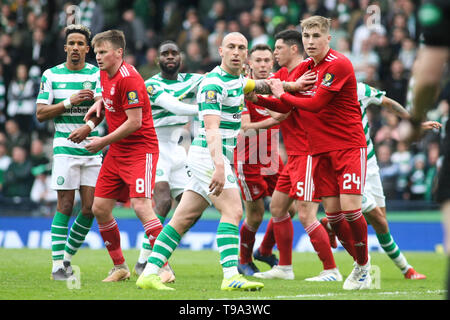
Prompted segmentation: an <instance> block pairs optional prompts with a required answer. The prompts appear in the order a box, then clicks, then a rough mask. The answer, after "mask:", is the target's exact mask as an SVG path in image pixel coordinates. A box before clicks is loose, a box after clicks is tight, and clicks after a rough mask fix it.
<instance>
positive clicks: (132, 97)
mask: <svg viewBox="0 0 450 320" xmlns="http://www.w3.org/2000/svg"><path fill="white" fill-rule="evenodd" d="M127 98H128V104H136V103H138V102H139V98H138V94H137V91H136V90H133V91H128V92H127Z"/></svg>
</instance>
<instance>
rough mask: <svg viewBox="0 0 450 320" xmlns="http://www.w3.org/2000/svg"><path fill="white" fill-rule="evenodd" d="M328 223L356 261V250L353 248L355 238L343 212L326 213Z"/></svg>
mask: <svg viewBox="0 0 450 320" xmlns="http://www.w3.org/2000/svg"><path fill="white" fill-rule="evenodd" d="M326 215H327V218H328V222H329V223H330V225H331V227H332V228H333V231H334V232H335V233H336V236H337V238H338V239H339V241H340V242H341V244H342V246H343V247H344V248H345V250H347V252H348V253H349V254H350V255H351V256H352V257H353V260H356V255H355V252H354V251H355V250H354V247H353V236H352V231H351V229H350V225H349V223H348V222H347V220H345V216H344V214H343V213H342V212H333V213H329V212H326Z"/></svg>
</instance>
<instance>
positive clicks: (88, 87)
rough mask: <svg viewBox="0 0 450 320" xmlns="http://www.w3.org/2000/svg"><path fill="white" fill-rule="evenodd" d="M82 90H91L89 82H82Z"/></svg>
mask: <svg viewBox="0 0 450 320" xmlns="http://www.w3.org/2000/svg"><path fill="white" fill-rule="evenodd" d="M83 89H88V90H91V89H92V83H91V82H90V81H85V82H83Z"/></svg>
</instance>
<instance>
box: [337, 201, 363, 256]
mask: <svg viewBox="0 0 450 320" xmlns="http://www.w3.org/2000/svg"><path fill="white" fill-rule="evenodd" d="M342 213H343V214H344V216H345V220H347V222H348V224H349V225H350V228H351V232H352V237H353V247H354V250H355V255H356V262H357V263H358V264H359V265H365V264H366V263H367V260H368V257H369V256H368V248H367V222H366V219H364V216H363V214H362V212H361V209H356V210H351V211H342Z"/></svg>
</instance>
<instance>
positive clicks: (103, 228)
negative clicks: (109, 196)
mask: <svg viewBox="0 0 450 320" xmlns="http://www.w3.org/2000/svg"><path fill="white" fill-rule="evenodd" d="M98 230H99V231H100V235H101V236H102V238H103V242H104V243H105V247H106V249H108V253H109V255H110V257H111V259H112V261H113V263H114V265H119V264H123V263H124V262H125V258H124V257H123V254H122V248H121V247H120V233H119V227H118V226H117V222H116V219H112V220H111V221H109V222H107V223H105V224H99V225H98Z"/></svg>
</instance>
